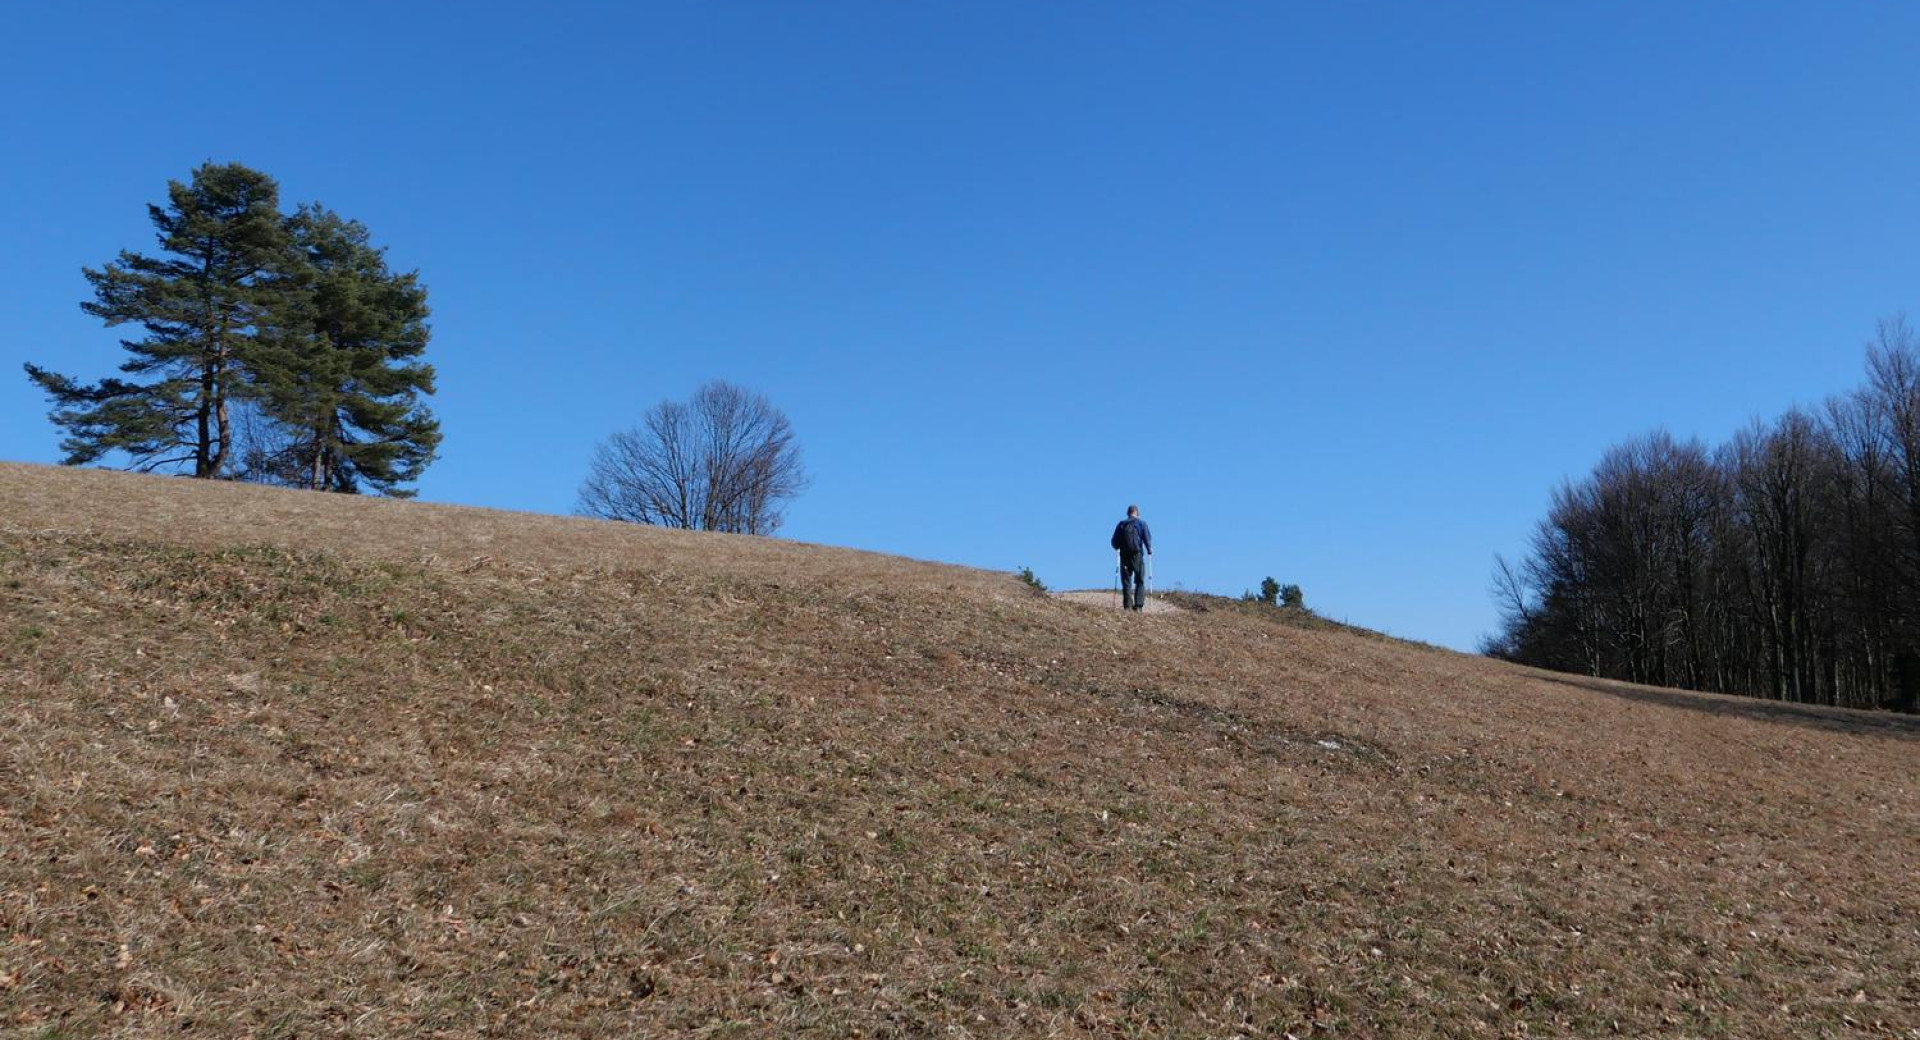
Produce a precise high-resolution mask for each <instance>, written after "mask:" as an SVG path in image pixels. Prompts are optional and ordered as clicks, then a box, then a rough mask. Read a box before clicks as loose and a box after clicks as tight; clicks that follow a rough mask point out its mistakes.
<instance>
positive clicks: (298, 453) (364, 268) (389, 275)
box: [247, 204, 440, 495]
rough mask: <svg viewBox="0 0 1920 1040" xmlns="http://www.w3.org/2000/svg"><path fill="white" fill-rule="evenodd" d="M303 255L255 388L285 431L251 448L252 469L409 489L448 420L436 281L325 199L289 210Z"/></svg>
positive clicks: (339, 484)
mask: <svg viewBox="0 0 1920 1040" xmlns="http://www.w3.org/2000/svg"><path fill="white" fill-rule="evenodd" d="M287 231H288V234H289V236H290V237H291V239H292V241H293V243H294V246H295V249H296V250H297V252H298V254H299V258H300V266H299V270H298V273H297V275H296V277H295V278H294V279H293V281H292V284H291V285H290V287H289V291H288V292H287V293H285V294H284V296H283V298H282V300H281V302H280V306H279V309H278V310H277V312H276V315H275V328H274V330H273V333H272V334H271V335H269V336H268V337H266V344H265V346H264V348H263V349H261V350H260V351H258V352H257V353H256V354H255V355H254V364H253V375H254V383H253V388H252V396H253V399H254V400H255V401H256V402H257V403H258V407H259V409H260V411H261V413H262V414H263V415H264V417H265V418H266V421H267V422H268V423H269V424H270V425H271V426H272V427H273V428H275V429H276V430H278V431H279V432H280V434H281V436H279V437H277V438H273V443H272V444H271V445H270V446H269V447H266V448H264V449H263V450H260V451H257V452H256V453H255V457H254V458H251V459H249V460H248V462H247V465H248V470H249V476H252V477H254V478H256V479H263V480H270V481H273V482H275V483H284V484H289V485H292V486H295V487H305V488H313V489H316V490H324V491H344V492H357V491H359V490H360V489H361V488H362V486H366V487H370V488H372V489H374V490H377V491H380V492H382V493H385V494H392V495H404V494H409V493H410V492H403V491H400V490H398V485H400V484H402V483H405V482H408V481H411V480H415V479H417V478H418V477H419V475H420V472H421V471H422V470H423V469H424V468H425V467H426V465H427V463H429V462H431V461H433V457H434V449H435V448H436V447H438V446H439V443H440V424H439V422H438V421H436V420H435V419H434V418H433V415H432V413H431V412H429V411H428V410H427V408H426V406H425V405H424V404H423V403H422V402H421V400H420V397H421V395H423V394H431V393H433V367H432V366H431V365H428V364H425V363H423V362H421V361H420V360H419V358H420V356H421V354H422V353H424V352H425V350H426V346H427V339H428V336H429V330H428V327H427V321H426V319H427V314H428V311H427V291H426V288H425V287H424V286H422V285H421V284H420V280H419V276H418V274H417V273H414V272H409V273H406V274H395V273H394V272H392V271H391V270H389V269H388V267H387V261H386V256H385V251H384V250H382V249H380V248H378V247H376V246H374V245H373V244H372V241H371V238H370V236H369V234H368V232H367V229H366V227H365V226H364V225H362V224H361V223H360V222H358V221H354V220H347V219H344V218H342V217H341V216H340V215H338V214H336V213H334V212H332V211H330V210H328V209H326V208H324V207H322V206H319V205H317V204H316V205H305V206H301V207H300V208H299V210H298V211H297V212H295V213H294V215H293V216H292V217H291V218H289V219H288V221H287Z"/></svg>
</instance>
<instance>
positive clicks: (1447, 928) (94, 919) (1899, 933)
mask: <svg viewBox="0 0 1920 1040" xmlns="http://www.w3.org/2000/svg"><path fill="white" fill-rule="evenodd" d="M1187 605H1188V606H1189V609H1188V610H1186V611H1183V612H1179V613H1175V614H1169V615H1163V616H1156V617H1147V618H1142V617H1137V616H1136V617H1129V616H1124V615H1121V614H1119V613H1118V612H1112V611H1100V610H1092V609H1088V608H1086V607H1084V606H1080V605H1075V604H1069V603H1059V602H1054V601H1052V600H1050V599H1048V598H1046V597H1044V596H1041V595H1038V594H1035V593H1032V592H1030V591H1029V590H1027V589H1026V588H1025V587H1024V586H1022V585H1021V584H1020V583H1019V582H1018V581H1017V580H1015V579H1014V578H1012V577H1011V576H1002V575H995V574H988V573H982V572H977V571H970V570H964V569H958V568H952V567H943V566H937V565H932V564H923V563H915V562H910V561H904V560H898V559H891V558H886V557H881V556H875V555H870V554H861V553H853V552H847V551H842V550H828V549H821V548H812V547H807V546H800V545H793V544H788V543H782V542H773V541H763V540H754V539H746V538H734V537H726V536H714V535H693V534H682V533H674V532H665V531H656V530H643V529H635V528H631V527H621V526H616V525H612V524H602V523H594V522H588V521H581V520H572V519H561V518H552V517H538V516H520V515H513V514H504V513H495V512H486V511H480V510H467V509H455V508H444V507H431V506H422V505H412V504H405V503H395V502H384V501H370V500H355V499H346V498H339V497H332V496H321V495H312V494H303V493H293V492H279V491H272V490H267V489H262V488H254V487H242V486H232V485H206V484H197V483H193V482H188V481H183V480H165V479H158V478H141V477H131V476H124V475H117V474H107V473H99V472H66V471H58V472H57V471H53V470H46V469H40V468H33V467H23V466H6V465H0V1033H7V1034H8V1035H18V1036H34V1037H42V1036H44V1037H54V1036H62V1037H78V1036H95V1035H114V1036H131V1037H145V1036H153V1037H159V1036H261V1037H274V1036H286V1037H313V1036H348V1035H351V1036H366V1037H384V1036H409V1037H411V1036H448V1037H465V1036H525V1037H547V1036H569V1035H570V1036H582V1037H587V1036H591V1037H616V1036H659V1037H667V1036H695V1037H700V1036H712V1037H778V1036H796V1035H799V1036H835V1037H842V1036H848V1037H851V1036H860V1037H923V1036H925V1037H931V1036H943V1037H945V1036H976V1037H986V1036H1101V1037H1128V1036H1138V1037H1163V1036H1217V1037H1229V1036H1242V1035H1250V1036H1283V1035H1286V1034H1288V1033H1291V1034H1293V1035H1294V1036H1296V1037H1308V1036H1430V1035H1431V1036H1461V1037H1478V1036H1522V1035H1527V1036H1542V1035H1547V1036H1553V1035H1581V1036H1598V1035H1612V1034H1615V1033H1618V1034H1621V1035H1627V1036H1675V1037H1680V1036H1686V1037H1713V1036H1727V1037H1806V1036H1894V1037H1908V1038H1911V1037H1915V1036H1920V1032H1917V1031H1916V1030H1920V981H1917V980H1920V886H1916V883H1915V870H1916V864H1920V725H1916V723H1915V720H1912V719H1904V718H1894V717H1886V716H1871V715H1861V714H1848V713H1842V712H1835V711H1822V710H1815V709H1803V708H1792V707H1786V706H1781V705H1771V704H1763V703H1755V702H1746V701H1738V700H1732V699H1727V698H1718V697H1711V696H1700V695H1691V694H1683V693H1675V692H1671V691H1663V690H1650V689H1643V688H1635V687H1628V686H1622V685H1617V684H1611V683H1601V682H1593V681H1588V680H1582V679H1577V678H1569V677H1563V676H1550V675H1546V674H1541V673H1532V672H1527V671H1524V670H1519V669H1515V668H1510V667H1505V666H1502V665H1498V664H1494V663H1490V662H1487V661H1482V660H1478V659H1474V658H1469V657H1465V656H1461V655H1455V654H1449V653H1445V652H1440V651H1434V650H1426V649H1421V648H1417V647H1412V646H1409V645H1406V644H1401V643H1396V642H1393V641H1390V640H1384V639H1377V638H1365V637H1362V636H1358V635H1353V634H1348V633H1344V632H1339V631H1332V630H1325V629H1319V628H1314V629H1308V628H1302V627H1296V626H1294V625H1291V624H1287V623H1284V622H1283V621H1281V620H1279V619H1278V617H1277V616H1276V615H1274V614H1272V613H1262V612H1261V611H1259V610H1257V609H1253V610H1249V609H1244V608H1240V607H1237V606H1233V605H1228V604H1219V605H1218V606H1217V607H1215V608H1213V609H1201V608H1204V607H1206V603H1205V601H1199V600H1193V601H1189V602H1188V604H1187Z"/></svg>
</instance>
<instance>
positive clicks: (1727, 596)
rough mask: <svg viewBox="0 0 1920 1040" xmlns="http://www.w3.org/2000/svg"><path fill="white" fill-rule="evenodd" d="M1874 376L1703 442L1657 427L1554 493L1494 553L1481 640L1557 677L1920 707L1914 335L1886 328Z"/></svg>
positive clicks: (1918, 373) (1919, 357) (1917, 358)
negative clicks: (1493, 605) (1521, 547)
mask: <svg viewBox="0 0 1920 1040" xmlns="http://www.w3.org/2000/svg"><path fill="white" fill-rule="evenodd" d="M1866 361H1867V363H1866V381H1865V384H1864V385H1863V386H1861V387H1859V388H1858V389H1856V390H1854V391H1853V392H1851V393H1847V394H1843V395H1839V396H1835V397H1832V398H1829V399H1828V400H1827V401H1826V402H1825V403H1824V404H1823V405H1822V406H1820V407H1818V408H1812V409H1808V408H1799V407H1796V408H1794V409H1792V410H1789V411H1788V412H1787V413H1786V414H1784V415H1781V416H1779V417H1778V418H1776V419H1774V420H1772V421H1770V422H1769V421H1758V420H1756V421H1755V422H1754V423H1753V424H1752V425H1750V426H1749V427H1748V428H1746V429H1744V430H1742V431H1740V432H1739V433H1738V434H1736V435H1735V436H1734V437H1733V438H1732V439H1731V440H1729V441H1728V442H1727V443H1725V444H1723V445H1720V446H1718V447H1717V448H1712V449H1709V448H1708V447H1707V446H1706V445H1705V444H1703V443H1702V442H1700V441H1698V440H1684V441H1683V440H1676V439H1675V438H1674V437H1672V436H1671V435H1669V434H1668V433H1666V432H1665V431H1655V432H1653V433H1650V434H1646V435H1643V436H1640V437H1636V438H1633V439H1631V440H1628V441H1626V442H1624V443H1621V444H1618V445H1616V446H1614V447H1613V448H1611V449H1610V450H1608V451H1607V452H1606V454H1605V455H1604V456H1603V457H1602V458H1601V460H1600V462H1599V463H1598V464H1597V465H1596V466H1595V467H1594V469H1593V472H1592V473H1590V474H1588V475H1587V476H1586V477H1585V478H1584V479H1582V480H1579V481H1568V482H1566V483H1565V484H1563V485H1562V486H1561V487H1560V488H1559V489H1557V490H1556V491H1554V493H1553V495H1552V499H1551V502H1550V504H1549V508H1548V511H1547V515H1546V516H1545V517H1544V518H1542V519H1541V520H1540V521H1539V523H1538V525H1537V526H1536V528H1535V530H1534V533H1533V535H1532V538H1531V540H1530V543H1529V546H1528V549H1527V552H1526V554H1525V556H1524V557H1523V558H1522V559H1521V560H1520V561H1519V562H1518V563H1517V564H1515V563H1509V562H1508V561H1506V560H1504V559H1498V560H1496V564H1495V572H1494V595H1495V599H1496V601H1497V603H1498V605H1499V607H1500V611H1501V620H1500V628H1499V631H1498V632H1497V633H1496V634H1495V635H1493V636H1491V637H1489V638H1488V640H1487V641H1486V643H1485V644H1484V645H1483V647H1482V649H1483V650H1484V651H1485V652H1486V653H1488V654H1490V655H1492V656H1495V657H1500V658H1505V659H1508V660H1513V661H1518V662H1521V663H1525V664H1530V665H1536V666H1539V667H1544V668H1551V669H1556V670H1560V671H1569V672H1581V673H1585V674H1588V675H1594V676H1602V677H1606V678H1614V679H1625V680H1629V681H1632V682H1640V683H1650V684H1654V685H1662V686H1676V687H1682V688H1685V689H1693V690H1708V691H1715V692H1720V693H1733V694H1744V695H1748V696H1753V697H1763V698H1769V699H1774V700H1785V701H1797V702H1803V703H1813V704H1827V705H1839V706H1845V707H1879V708H1888V709H1894V710H1901V711H1909V712H1911V711H1915V710H1916V709H1920V339H1917V338H1916V336H1915V334H1914V331H1913V330H1912V328H1911V327H1910V326H1909V325H1908V324H1907V322H1906V321H1905V320H1904V319H1895V320H1890V321H1884V322H1882V323H1881V324H1880V326H1879V329H1878V334H1877V336H1876V338H1875V339H1874V341H1873V342H1872V343H1870V344H1869V346H1868V348H1867V359H1866Z"/></svg>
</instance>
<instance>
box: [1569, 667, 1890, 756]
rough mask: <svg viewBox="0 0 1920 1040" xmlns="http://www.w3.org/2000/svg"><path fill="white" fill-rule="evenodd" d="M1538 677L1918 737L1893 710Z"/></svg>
mask: <svg viewBox="0 0 1920 1040" xmlns="http://www.w3.org/2000/svg"><path fill="white" fill-rule="evenodd" d="M1534 674H1535V675H1536V676H1537V677H1539V678H1540V679H1541V680H1543V681H1545V682H1550V683H1558V684H1560V685H1561V686H1571V687H1573V688H1575V689H1580V690H1591V691H1593V692H1594V693H1604V694H1606V695H1607V696H1609V697H1618V698H1620V699H1622V700H1628V701H1635V702H1638V703H1640V704H1658V705H1662V706H1664V707H1668V708H1684V709H1686V710H1687V711H1697V712H1701V713H1703V714H1707V715H1718V716H1722V717H1725V718H1739V719H1752V720H1754V721H1756V722H1770V723H1777V724H1780V725H1787V726H1804V727H1806V728H1808V729H1819V730H1826V731H1827V732H1829V733H1849V734H1853V735H1856V736H1877V737H1894V738H1896V739H1903V740H1920V715H1897V714H1894V713H1892V712H1885V711H1873V710H1867V709H1859V708H1829V707H1824V706H1822V705H1817V704H1794V703H1791V702H1787V701H1765V700H1759V699H1758V698H1754V697H1739V696H1735V695H1732V694H1725V693H1696V692H1693V691H1690V690H1663V689H1659V688H1657V687H1652V686H1633V685H1630V684H1628V683H1620V682H1614V681H1612V680H1608V679H1595V678H1591V677H1589V676H1584V675H1568V674H1564V673H1557V672H1543V671H1538V670H1535V672H1534Z"/></svg>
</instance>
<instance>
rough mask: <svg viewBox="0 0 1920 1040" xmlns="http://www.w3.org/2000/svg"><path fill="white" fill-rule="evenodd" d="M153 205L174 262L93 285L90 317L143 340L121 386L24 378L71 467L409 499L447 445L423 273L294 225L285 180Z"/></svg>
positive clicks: (196, 186) (297, 219)
mask: <svg viewBox="0 0 1920 1040" xmlns="http://www.w3.org/2000/svg"><path fill="white" fill-rule="evenodd" d="M147 209H148V215H149V217H150V219H151V220H152V222H153V226H154V229H155V231H156V233H157V237H158V240H159V246H160V253H159V255H147V254H143V253H136V252H132V251H123V252H121V253H120V255H119V256H118V257H117V258H115V259H114V260H112V261H110V262H108V263H107V264H105V265H103V266H101V267H99V268H97V269H96V268H87V269H85V271H84V273H85V275H86V278H87V281H88V282H89V283H90V284H91V286H92V288H93V298H92V299H90V300H87V301H85V302H83V303H82V304H81V308H82V309H83V310H85V311H86V312H87V313H89V314H92V315H94V316H95V317H97V318H100V319H101V320H102V321H104V322H105V323H106V324H107V325H108V326H109V327H118V326H131V327H133V328H136V329H138V330H139V334H138V335H137V336H135V337H133V338H127V339H123V340H121V345H122V346H123V347H124V348H125V349H126V351H127V354H128V358H127V360H126V361H125V362H123V363H122V364H121V365H120V372H121V375H120V376H119V377H110V378H106V379H102V380H100V381H99V382H95V383H86V382H82V381H80V380H77V379H74V378H72V377H69V376H65V375H60V374H58V373H56V372H53V371H49V370H48V369H45V368H42V367H40V366H38V365H32V364H29V365H27V366H26V369H27V376H28V378H30V379H31V380H32V381H33V382H34V383H35V384H36V385H38V386H39V387H40V388H41V389H42V390H44V391H45V392H46V394H47V395H48V397H49V398H50V399H51V400H52V402H53V404H54V409H53V412H52V415H51V418H52V419H53V421H54V423H55V424H56V425H58V426H59V427H60V428H61V429H62V430H63V431H64V433H65V437H64V439H63V440H62V442H61V449H62V450H63V451H64V452H65V453H66V454H65V461H66V463H68V464H69V465H82V464H86V463H91V462H95V461H99V460H100V459H102V458H106V457H108V456H113V457H115V458H120V457H124V459H125V460H126V461H127V463H128V465H129V468H132V469H137V470H141V471H145V472H170V473H184V474H189V475H191V476H194V477H200V478H204V479H240V480H251V481H258V482H262V483H270V484H279V485H284V486H289V487H300V488H312V489H316V490H323V491H340V492H357V491H361V490H372V491H378V492H381V493H385V494H393V495H405V494H410V493H411V492H409V491H407V490H405V489H403V488H402V485H404V484H407V483H409V482H411V481H413V480H416V479H418V477H419V476H420V473H421V471H422V470H424V469H425V468H426V466H427V465H428V464H429V463H430V462H432V460H433V458H434V453H435V449H436V448H437V447H438V445H439V443H440V427H439V423H438V421H437V420H435V419H434V417H433V414H432V412H430V411H429V410H428V409H427V407H426V405H425V403H424V402H423V400H422V398H423V397H424V396H426V395H431V394H432V393H433V378H434V373H433V367H432V366H431V365H428V364H426V363H425V362H424V361H422V360H421V356H422V354H423V353H424V352H425V350H426V346H427V340H428V338H429V334H430V333H429V329H428V326H427V316H428V310H427V290H426V287H425V286H423V285H421V284H420V280H419V276H418V274H417V273H412V272H408V273H399V272H395V271H393V270H391V269H389V267H388V266H387V262H386V256H385V251H384V250H383V249H381V248H379V247H377V246H375V245H374V244H373V242H372V239H371V236H370V235H369V233H368V231H367V228H366V227H365V226H364V225H362V224H361V223H360V222H358V221H355V220H349V219H347V218H345V217H342V216H340V215H339V214H337V213H335V212H333V211H332V210H329V209H327V208H326V207H324V206H321V205H319V204H318V203H313V204H306V205H301V206H299V207H297V208H296V209H295V210H294V211H293V212H292V213H290V214H289V213H283V212H282V211H281V209H280V192H279V186H278V185H277V184H276V183H275V182H274V180H273V178H271V177H269V176H267V175H266V174H264V173H261V172H259V171H257V170H252V169H249V168H247V167H245V166H242V165H239V164H237V163H228V164H214V163H207V164H205V165H202V166H201V167H199V168H198V169H196V170H194V171H193V175H192V179H191V181H189V182H188V183H184V184H183V183H181V182H179V181H172V182H169V184H168V188H167V202H166V204H165V205H151V206H148V207H147Z"/></svg>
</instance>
